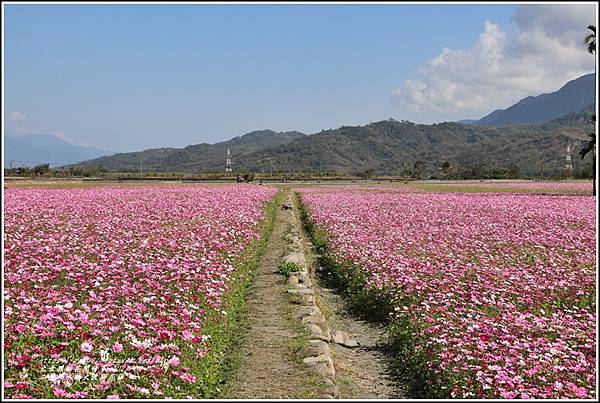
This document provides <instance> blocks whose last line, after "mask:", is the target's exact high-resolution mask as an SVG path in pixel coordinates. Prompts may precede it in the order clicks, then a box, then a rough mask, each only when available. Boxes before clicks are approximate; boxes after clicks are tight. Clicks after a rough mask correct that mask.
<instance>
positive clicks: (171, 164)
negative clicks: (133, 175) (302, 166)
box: [79, 130, 306, 172]
mask: <svg viewBox="0 0 600 403" xmlns="http://www.w3.org/2000/svg"><path fill="white" fill-rule="evenodd" d="M305 136H306V135H305V134H304V133H300V132H296V131H290V132H275V131H273V130H255V131H253V132H250V133H247V134H245V135H243V136H237V137H234V138H233V139H231V140H228V141H224V142H220V143H216V144H207V143H202V144H194V145H189V146H187V147H185V148H153V149H149V150H145V151H139V152H132V153H119V154H115V155H111V156H105V157H101V158H97V159H94V160H91V161H84V162H82V163H81V164H79V165H80V166H92V165H95V166H102V167H104V168H106V169H108V170H110V171H115V170H116V171H135V170H138V169H139V168H140V161H141V162H142V165H143V169H145V170H149V171H182V172H199V171H210V170H219V169H221V168H224V164H225V158H226V157H225V155H226V153H227V149H230V150H231V153H232V155H233V156H234V158H241V156H243V155H247V154H252V153H253V152H256V151H259V150H262V149H266V148H270V147H277V146H280V145H284V144H287V143H289V142H291V141H293V140H296V139H298V138H302V137H305Z"/></svg>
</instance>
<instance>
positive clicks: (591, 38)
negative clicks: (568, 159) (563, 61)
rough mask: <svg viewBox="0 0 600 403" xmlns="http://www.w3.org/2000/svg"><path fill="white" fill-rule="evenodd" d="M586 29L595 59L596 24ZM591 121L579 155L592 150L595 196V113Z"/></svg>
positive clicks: (589, 46) (588, 45)
mask: <svg viewBox="0 0 600 403" xmlns="http://www.w3.org/2000/svg"><path fill="white" fill-rule="evenodd" d="M588 29H589V30H590V31H591V32H590V33H589V34H587V36H586V37H585V39H584V43H585V44H586V45H587V48H588V52H590V53H591V54H593V55H594V59H595V56H596V26H594V25H588ZM594 66H595V61H594ZM595 72H596V69H595V67H594V73H595ZM594 97H595V95H594ZM596 103H597V102H596ZM592 123H593V124H594V131H593V132H592V133H588V136H589V137H590V139H589V140H588V142H587V143H585V145H584V146H583V148H582V149H581V151H579V155H581V159H583V158H585V156H586V155H587V154H588V153H589V152H592V158H593V162H592V172H593V175H594V179H593V180H592V182H593V184H594V187H593V191H592V194H593V195H594V196H596V114H595V113H594V114H593V115H592Z"/></svg>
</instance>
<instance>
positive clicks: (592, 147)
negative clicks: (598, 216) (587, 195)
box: [579, 115, 596, 196]
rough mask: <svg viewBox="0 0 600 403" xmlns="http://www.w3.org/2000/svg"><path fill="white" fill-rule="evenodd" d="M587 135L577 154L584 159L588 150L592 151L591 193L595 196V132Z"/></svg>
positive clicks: (593, 117) (594, 117) (594, 116)
mask: <svg viewBox="0 0 600 403" xmlns="http://www.w3.org/2000/svg"><path fill="white" fill-rule="evenodd" d="M592 119H593V121H594V122H595V121H596V115H593V116H592ZM588 136H589V138H590V139H589V140H588V141H587V143H585V144H584V146H583V148H582V149H581V151H579V155H581V159H584V158H585V156H586V155H587V154H588V153H589V152H591V153H592V158H593V159H592V172H593V173H594V179H593V180H592V183H593V186H594V187H593V190H592V195H594V196H596V178H595V177H596V133H593V132H592V133H588Z"/></svg>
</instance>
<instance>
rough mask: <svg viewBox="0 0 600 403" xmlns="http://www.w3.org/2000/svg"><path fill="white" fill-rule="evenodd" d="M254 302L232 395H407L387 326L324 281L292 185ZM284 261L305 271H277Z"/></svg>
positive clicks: (277, 220) (264, 261)
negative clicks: (388, 350)
mask: <svg viewBox="0 0 600 403" xmlns="http://www.w3.org/2000/svg"><path fill="white" fill-rule="evenodd" d="M284 192H285V198H284V203H283V205H280V206H278V208H277V212H276V216H275V222H274V227H273V231H272V233H271V235H270V237H269V239H268V242H267V245H266V249H265V252H264V254H263V255H262V257H261V260H260V262H259V267H258V271H257V273H256V275H255V279H254V285H253V288H252V290H251V293H250V297H249V299H248V316H247V320H246V327H245V328H244V329H242V331H243V332H244V342H243V344H242V348H241V351H240V356H241V363H240V367H239V370H238V373H237V375H236V376H235V377H234V379H232V381H231V382H230V384H229V385H227V388H226V390H227V395H226V396H225V397H227V398H236V399H238V398H239V399H291V398H294V399H311V398H329V399H331V398H344V399H361V398H363V399H364V398H377V399H390V398H403V397H405V396H404V394H403V393H402V388H401V387H400V386H398V385H396V384H395V382H394V379H393V377H392V376H391V375H390V374H389V370H388V368H389V364H390V362H389V359H390V358H389V357H388V356H386V354H385V348H384V347H385V334H384V331H383V329H381V328H377V327H376V326H374V325H371V324H366V323H364V322H362V321H360V320H358V319H356V318H354V317H353V316H352V315H351V314H350V313H348V312H347V311H346V309H345V308H344V303H343V301H342V299H341V298H340V297H339V296H338V295H336V294H335V293H333V292H332V291H331V290H328V289H326V288H323V287H321V286H319V284H318V282H317V281H315V277H314V273H313V270H312V262H313V256H312V254H311V252H310V248H309V247H308V245H309V243H308V242H307V240H306V237H305V235H304V233H303V231H302V227H301V225H300V222H299V219H298V216H297V214H296V210H295V206H294V199H293V193H292V192H291V191H290V190H289V189H286V190H284ZM280 262H293V263H295V264H296V265H297V266H298V268H299V269H300V272H298V273H291V275H290V276H289V277H288V278H287V279H286V277H285V276H284V275H282V274H280V273H277V266H278V264H279V263H280Z"/></svg>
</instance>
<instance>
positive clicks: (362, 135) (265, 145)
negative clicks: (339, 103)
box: [5, 74, 595, 175]
mask: <svg viewBox="0 0 600 403" xmlns="http://www.w3.org/2000/svg"><path fill="white" fill-rule="evenodd" d="M593 90H594V75H593V74H588V75H585V76H582V77H580V78H578V79H576V80H573V81H570V82H568V83H567V84H565V85H564V86H563V87H562V88H560V89H559V90H558V91H556V92H553V93H549V94H541V95H538V96H534V97H533V96H532V97H527V98H525V99H523V100H521V101H519V102H517V103H516V104H514V105H513V106H511V107H509V108H507V109H505V110H498V111H495V112H492V113H491V114H489V115H487V116H485V117H483V118H482V119H479V120H476V121H462V122H443V123H438V124H432V125H425V124H416V123H412V122H409V121H401V122H399V121H396V120H394V119H388V120H385V121H380V122H373V123H370V124H367V125H364V126H342V127H339V128H337V129H330V130H322V131H321V132H318V133H315V134H311V135H307V134H304V133H300V132H297V131H289V132H275V131H273V130H268V129H267V130H257V131H253V132H250V133H248V134H245V135H243V136H238V137H235V138H233V139H231V140H228V141H224V142H220V143H215V144H207V143H202V144H195V145H189V146H187V147H185V148H156V149H148V150H144V151H139V152H128V153H118V154H114V155H105V156H101V157H98V158H94V157H87V158H90V159H88V160H86V161H83V162H80V163H77V164H74V165H76V166H78V167H80V168H85V167H88V168H89V167H102V168H104V169H106V170H108V171H111V172H135V171H137V170H138V169H139V167H140V163H142V165H143V168H144V171H146V172H151V171H155V172H188V173H201V172H224V170H225V160H226V158H227V150H228V149H229V150H230V151H231V158H232V161H233V169H234V173H235V172H243V171H253V172H265V173H268V172H271V171H272V170H274V171H276V172H301V171H304V172H306V171H312V172H336V173H342V174H358V173H361V172H373V173H379V174H398V173H399V172H402V171H405V170H406V169H407V168H412V167H414V166H415V164H417V163H418V164H419V165H420V166H421V167H422V166H423V165H425V166H426V171H427V170H429V171H434V170H436V169H439V167H440V166H441V164H442V163H444V162H446V161H447V162H449V163H450V164H452V166H454V167H456V168H457V169H475V167H477V166H486V167H489V168H494V169H495V168H498V169H507V168H508V167H515V166H517V167H518V168H519V169H520V172H521V173H522V174H524V175H534V174H537V173H538V172H539V170H540V165H541V164H544V166H545V170H546V172H548V173H550V172H552V171H554V172H560V171H561V170H562V167H563V166H564V160H565V152H566V148H567V144H571V146H573V147H574V148H575V149H577V147H579V145H580V144H581V142H583V141H585V140H586V138H587V133H589V132H590V131H592V130H593V125H592V123H591V114H592V113H593V112H594V111H595V104H594V91H593ZM21 138H22V137H19V139H21ZM11 141H14V140H11ZM7 149H8V147H7ZM87 151H88V152H97V153H102V151H101V150H97V149H96V150H87ZM73 158H76V157H73ZM15 159H17V158H15ZM56 159H57V160H59V159H58V158H56ZM82 159H85V158H82ZM5 161H6V158H5ZM73 162H74V161H73ZM573 164H574V166H575V168H578V167H579V166H581V162H580V161H579V158H578V157H576V156H574V157H573Z"/></svg>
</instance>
